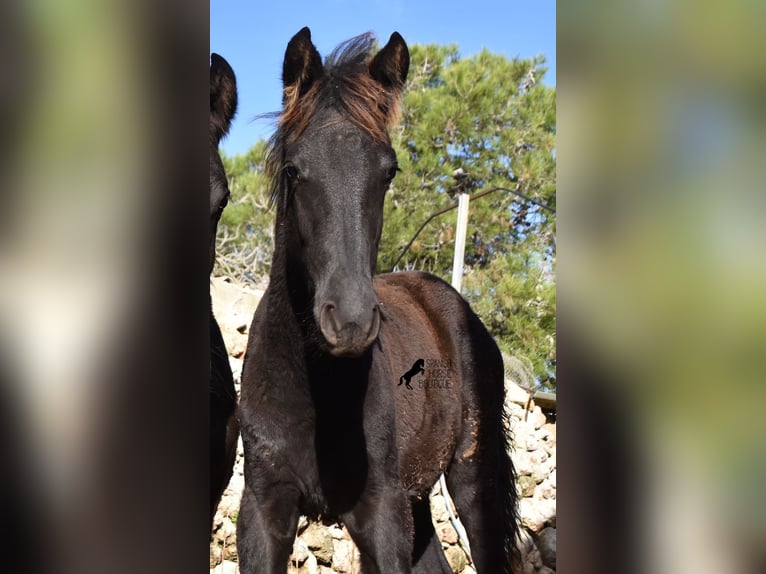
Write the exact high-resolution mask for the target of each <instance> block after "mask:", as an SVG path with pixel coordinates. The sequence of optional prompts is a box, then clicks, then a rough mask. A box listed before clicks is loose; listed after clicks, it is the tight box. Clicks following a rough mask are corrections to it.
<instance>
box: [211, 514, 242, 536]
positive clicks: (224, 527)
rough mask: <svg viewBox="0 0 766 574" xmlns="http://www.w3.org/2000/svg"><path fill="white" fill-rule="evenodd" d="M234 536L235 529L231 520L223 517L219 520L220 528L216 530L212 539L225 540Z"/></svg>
mask: <svg viewBox="0 0 766 574" xmlns="http://www.w3.org/2000/svg"><path fill="white" fill-rule="evenodd" d="M236 534H237V527H236V526H234V523H233V522H232V521H231V518H229V517H228V516H224V517H223V519H222V520H221V526H220V527H219V528H218V530H216V532H215V536H214V537H215V539H216V540H226V539H227V538H229V537H233V536H236Z"/></svg>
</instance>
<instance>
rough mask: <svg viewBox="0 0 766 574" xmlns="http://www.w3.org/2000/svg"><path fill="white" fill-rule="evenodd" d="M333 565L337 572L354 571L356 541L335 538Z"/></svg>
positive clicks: (343, 573)
mask: <svg viewBox="0 0 766 574" xmlns="http://www.w3.org/2000/svg"><path fill="white" fill-rule="evenodd" d="M332 544H333V548H334V551H333V554H332V566H333V569H334V570H335V571H336V572H340V573H342V574H346V573H348V574H350V573H351V572H353V571H354V543H353V542H351V541H350V540H333V541H332Z"/></svg>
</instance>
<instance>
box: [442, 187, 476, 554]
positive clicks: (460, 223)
mask: <svg viewBox="0 0 766 574" xmlns="http://www.w3.org/2000/svg"><path fill="white" fill-rule="evenodd" d="M470 200H471V197H470V196H469V195H468V194H467V193H462V192H461V193H460V195H459V196H458V204H457V231H456V233H455V259H454V260H453V262H452V286H453V287H454V288H455V290H456V291H457V292H458V293H460V287H461V286H462V284H463V262H464V260H465V234H466V229H467V228H468V202H469V201H470ZM439 487H440V488H441V491H442V496H443V497H444V505H445V506H446V507H447V514H448V515H449V519H450V522H451V523H452V527H453V528H454V529H455V532H457V535H458V538H459V539H460V544H461V545H462V546H463V550H464V551H465V553H466V555H467V556H468V560H469V561H470V562H471V563H473V558H472V556H471V547H470V545H469V544H468V537H467V536H466V534H465V529H464V528H463V525H462V524H460V523H459V522H458V519H457V517H456V516H455V514H454V513H453V512H452V505H451V500H452V497H451V496H450V494H449V492H448V491H447V483H446V481H445V480H444V475H443V474H442V475H441V476H440V477H439Z"/></svg>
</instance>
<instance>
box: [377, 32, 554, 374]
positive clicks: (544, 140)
mask: <svg viewBox="0 0 766 574" xmlns="http://www.w3.org/2000/svg"><path fill="white" fill-rule="evenodd" d="M543 63H544V61H543V58H541V57H538V58H534V59H532V60H516V59H514V60H508V59H506V58H504V57H503V56H499V55H495V54H491V53H489V52H487V51H483V52H481V53H480V54H478V55H476V56H474V57H472V58H468V59H461V58H460V57H459V55H458V52H457V48H456V47H454V46H449V47H444V46H433V45H431V46H413V48H412V51H411V65H410V80H409V84H408V90H407V93H406V95H405V98H404V102H403V108H402V121H401V123H400V126H399V128H398V129H397V130H396V131H395V132H394V134H393V142H394V147H395V148H396V151H397V156H398V158H399V165H400V167H401V169H402V172H401V173H400V174H399V175H398V176H397V178H396V179H395V180H394V183H393V185H392V188H391V190H390V191H389V195H388V198H387V200H386V212H385V217H384V222H385V223H384V229H383V236H382V241H381V249H380V254H379V257H378V267H379V269H381V270H389V269H390V268H391V266H392V265H393V263H394V261H396V259H397V257H398V256H399V254H400V253H401V252H402V249H404V247H405V245H406V244H407V242H408V241H409V240H410V239H411V238H412V236H413V234H414V233H415V232H416V231H417V228H418V227H419V226H420V225H421V224H422V223H423V222H424V221H425V220H426V219H427V218H428V216H429V215H430V214H431V213H433V212H434V211H436V210H437V209H439V208H442V207H446V206H448V205H450V204H451V203H454V202H455V201H456V199H457V195H458V194H459V193H460V192H461V191H466V192H468V193H471V194H476V193H478V192H480V191H483V190H485V189H489V188H492V187H503V188H508V189H512V190H515V191H518V192H520V193H522V194H524V195H526V196H528V197H532V198H534V199H535V200H537V201H540V202H542V203H545V204H547V205H550V206H552V207H554V206H555V202H556V199H555V194H556V160H555V135H556V107H555V90H554V89H552V88H549V87H546V86H544V85H542V84H541V83H540V82H539V80H540V79H541V77H542V75H543V74H544V72H545V68H544V67H543ZM530 74H533V76H534V82H530V79H529V78H530ZM456 172H457V173H461V174H462V176H460V177H456V176H455V175H454V174H455V173H456ZM456 219H457V213H456V211H451V212H449V213H447V214H445V215H442V216H439V217H438V218H436V219H434V220H432V221H431V223H429V224H428V226H426V228H425V229H424V230H423V232H422V233H421V234H420V235H419V236H418V238H417V239H416V240H415V242H414V243H413V245H412V247H411V248H410V250H409V251H408V252H407V253H406V255H405V256H404V258H403V259H402V260H401V261H400V262H399V264H398V266H397V267H398V268H399V269H423V270H427V271H430V272H432V273H435V274H436V275H439V276H441V277H442V278H444V279H446V280H450V279H451V275H452V259H453V256H454V236H455V224H456ZM467 236H468V237H467V241H466V254H465V268H464V270H465V276H464V279H463V295H464V296H465V297H466V298H467V299H468V300H469V301H470V302H471V305H472V307H473V308H474V310H475V311H476V312H477V313H478V314H479V316H480V317H481V318H482V320H483V321H484V322H485V324H486V325H487V327H488V328H489V329H490V331H491V332H492V334H493V335H494V336H495V338H496V339H497V341H498V343H499V344H500V346H501V348H502V349H503V350H504V351H506V352H507V353H509V354H511V355H514V356H519V357H522V358H524V359H526V360H527V361H529V363H531V365H532V366H533V368H534V371H535V375H536V377H537V379H538V381H539V382H540V383H541V385H542V386H543V387H546V388H553V387H555V333H556V323H555V305H556V296H555V281H554V271H553V268H554V264H555V255H556V244H555V215H553V214H551V213H549V212H548V211H545V210H543V209H540V208H539V207H537V206H534V205H533V204H529V203H527V202H524V201H523V200H520V199H519V198H518V196H516V195H515V194H513V193H512V192H509V191H496V192H493V193H491V194H489V195H487V196H485V197H482V198H480V199H478V200H476V201H473V202H471V204H470V211H469V221H468V233H467Z"/></svg>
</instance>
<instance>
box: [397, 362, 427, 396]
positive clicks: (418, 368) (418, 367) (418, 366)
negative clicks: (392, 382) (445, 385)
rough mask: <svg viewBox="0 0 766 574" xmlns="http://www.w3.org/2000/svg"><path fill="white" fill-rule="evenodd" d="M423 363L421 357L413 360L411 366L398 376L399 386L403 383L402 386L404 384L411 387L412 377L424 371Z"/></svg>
mask: <svg viewBox="0 0 766 574" xmlns="http://www.w3.org/2000/svg"><path fill="white" fill-rule="evenodd" d="M425 364H426V362H425V360H423V359H418V360H417V361H415V364H414V365H412V368H411V369H410V370H409V371H407V372H406V373H404V374H403V375H402V376H401V377H399V386H401V384H402V383H404V386H406V387H407V388H408V389H412V385H410V381H411V380H412V377H414V376H415V375H418V374H420V373H422V372H423V371H425Z"/></svg>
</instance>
